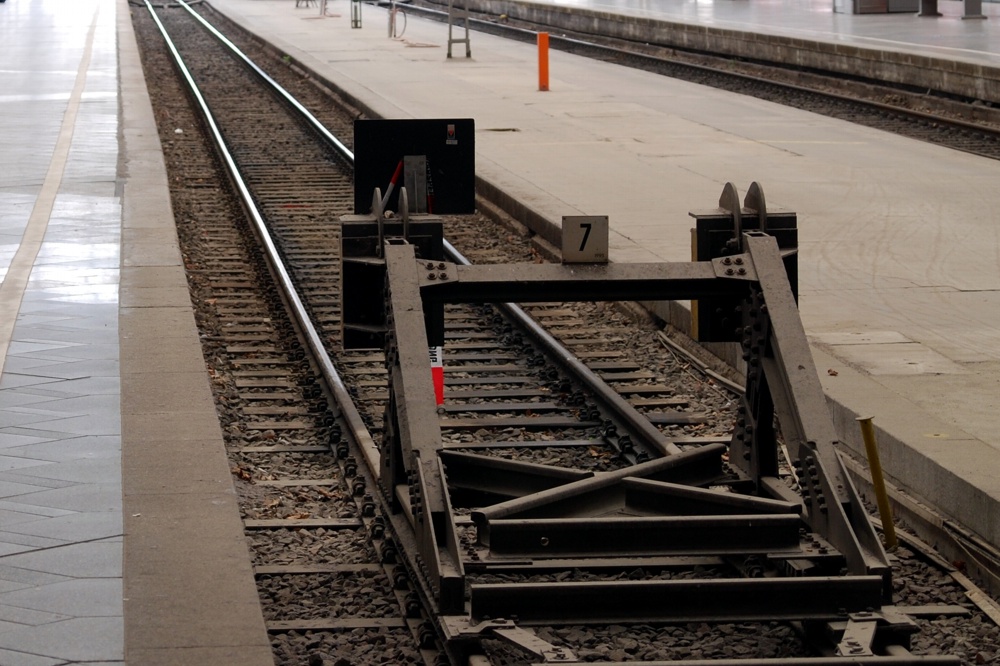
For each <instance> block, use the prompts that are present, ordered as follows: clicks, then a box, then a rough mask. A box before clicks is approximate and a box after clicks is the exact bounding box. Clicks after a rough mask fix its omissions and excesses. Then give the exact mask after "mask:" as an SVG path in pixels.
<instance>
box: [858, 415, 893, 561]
mask: <svg viewBox="0 0 1000 666" xmlns="http://www.w3.org/2000/svg"><path fill="white" fill-rule="evenodd" d="M856 420H857V422H858V423H859V424H860V425H861V438H862V439H863V440H864V442H865V453H867V454H868V468H869V469H870V470H871V473H872V488H874V490H875V501H876V504H877V505H878V515H879V518H881V519H882V531H883V532H884V533H885V545H886V547H888V549H889V550H895V549H896V545H897V541H896V526H895V525H893V523H892V509H891V508H890V507H889V494H888V493H887V492H886V490H885V475H884V474H883V473H882V462H881V460H879V455H878V444H877V443H876V442H875V428H874V427H873V426H872V417H870V416H859V417H858V418H857V419H856Z"/></svg>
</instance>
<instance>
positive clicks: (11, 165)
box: [0, 0, 274, 666]
mask: <svg viewBox="0 0 1000 666" xmlns="http://www.w3.org/2000/svg"><path fill="white" fill-rule="evenodd" d="M0 44H3V46H2V47H0V50H2V64H0V83H2V86H0V90H2V92H0V115H2V118H3V120H2V122H0V163H2V169H0V234H2V238H3V240H2V251H0V274H2V277H3V283H2V286H0V312H2V313H3V316H2V317H0V364H2V370H3V374H2V378H0V664H4V666H56V665H59V664H69V663H84V662H85V663H88V664H116V663H118V664H120V663H123V662H126V661H127V662H128V663H133V664H199V663H214V664H222V663H241V664H255V665H257V664H259V665H264V664H273V663H274V662H273V658H272V656H271V650H270V645H269V643H268V640H267V636H266V632H265V630H264V624H263V619H262V617H261V614H260V606H259V602H258V599H257V592H256V587H255V585H254V581H253V575H252V570H251V568H250V563H249V560H248V557H247V550H246V544H245V542H244V538H243V530H242V523H241V521H240V518H239V514H238V511H237V507H236V495H235V492H234V491H233V485H232V480H231V475H230V472H229V468H228V464H227V462H226V458H225V450H224V445H223V443H222V436H221V432H220V430H219V423H218V418H217V417H216V415H215V408H214V404H213V401H212V397H211V392H210V390H209V387H208V380H207V375H206V372H205V366H204V361H203V360H202V356H201V347H200V344H199V339H198V333H197V329H196V327H195V324H194V316H193V314H192V310H191V303H190V297H189V295H188V289H187V282H186V279H185V275H184V267H183V263H182V261H181V255H180V251H179V249H178V247H177V240H176V231H175V229H174V223H173V216H172V214H171V209H170V199H169V194H168V191H167V184H166V173H165V170H164V166H163V158H162V153H161V151H160V144H159V139H158V136H157V130H156V126H155V123H154V121H153V115H152V110H151V108H150V105H149V98H148V93H147V89H146V84H145V81H144V80H143V74H142V69H141V67H140V64H139V59H138V52H137V49H136V43H135V37H134V34H133V32H132V24H131V20H130V17H129V11H128V6H127V4H126V2H124V0H122V1H121V2H119V1H117V0H79V2H73V3H64V2H59V1H58V0H32V1H31V2H27V1H26V0H12V1H9V2H6V3H3V4H0Z"/></svg>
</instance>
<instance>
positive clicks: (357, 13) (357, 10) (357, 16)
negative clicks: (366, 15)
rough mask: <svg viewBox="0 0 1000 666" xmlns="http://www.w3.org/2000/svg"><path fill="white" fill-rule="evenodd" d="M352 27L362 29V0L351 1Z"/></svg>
mask: <svg viewBox="0 0 1000 666" xmlns="http://www.w3.org/2000/svg"><path fill="white" fill-rule="evenodd" d="M351 27H352V28H360V27H361V0H351Z"/></svg>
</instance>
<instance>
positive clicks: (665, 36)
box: [429, 0, 1000, 102]
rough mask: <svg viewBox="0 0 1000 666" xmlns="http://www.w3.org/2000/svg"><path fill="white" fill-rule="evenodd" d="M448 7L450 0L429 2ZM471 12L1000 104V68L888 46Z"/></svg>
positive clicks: (557, 9)
mask: <svg viewBox="0 0 1000 666" xmlns="http://www.w3.org/2000/svg"><path fill="white" fill-rule="evenodd" d="M429 2H431V3H435V4H439V5H440V6H441V7H442V8H445V9H446V8H447V3H440V2H438V1H437V0H429ZM467 5H468V8H469V10H470V11H474V12H479V13H483V14H489V15H492V16H500V15H502V14H506V15H507V16H509V17H510V18H511V19H515V20H520V21H527V22H531V23H538V24H539V25H549V26H553V27H557V28H560V29H563V30H570V31H573V32H577V33H581V34H594V35H601V36H606V37H613V38H619V39H629V40H635V41H638V42H641V43H650V44H656V45H659V46H665V47H672V48H678V49H688V50H694V51H705V52H709V53H722V54H728V55H737V56H740V57H741V58H746V59H751V60H761V61H765V62H775V63H780V64H782V65H785V66H796V67H802V68H805V69H815V70H819V71H832V72H837V73H841V74H848V75H850V76H855V77H866V78H869V79H873V80H878V81H886V82H891V83H897V84H901V85H906V86H913V87H915V88H918V89H931V90H938V91H941V92H945V93H949V94H953V95H960V96H962V97H968V98H971V99H981V100H984V101H990V102H1000V68H996V67H989V66H985V65H982V64H979V63H973V62H963V61H960V60H955V59H944V58H935V57H932V56H926V55H920V54H914V53H908V52H906V51H905V50H902V49H898V50H897V49H891V48H886V47H885V46H881V47H880V48H879V49H875V48H866V47H864V46H858V45H856V44H844V43H833V42H824V41H818V40H812V39H802V38H797V37H790V36H785V35H766V34H758V33H754V32H746V31H741V30H731V29H726V28H718V27H712V26H703V25H696V24H693V23H683V22H670V21H661V20H656V19H650V18H643V17H639V16H635V15H629V14H616V13H611V12H602V11H594V10H590V9H587V8H585V7H578V6H572V7H568V6H554V5H545V4H536V3H533V2H524V1H519V0H468V3H467Z"/></svg>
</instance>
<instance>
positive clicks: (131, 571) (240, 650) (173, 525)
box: [117, 0, 274, 666]
mask: <svg viewBox="0 0 1000 666" xmlns="http://www.w3.org/2000/svg"><path fill="white" fill-rule="evenodd" d="M117 4H118V41H119V60H120V72H121V80H120V100H121V108H120V113H121V116H122V128H123V129H122V136H121V137H120V140H121V142H122V148H123V149H122V155H123V157H122V158H121V163H120V173H121V176H122V178H123V179H124V181H125V184H124V191H123V220H122V224H123V239H124V240H123V248H122V279H121V292H122V294H123V295H127V298H123V300H122V304H121V306H120V328H119V336H120V343H121V350H122V363H121V377H122V386H123V391H122V449H123V453H122V457H123V461H122V468H123V495H124V497H123V504H124V524H125V539H124V542H125V545H124V562H123V570H124V596H125V659H126V662H127V663H134V664H138V663H141V664H143V665H144V666H148V665H150V664H154V665H157V664H179V663H183V664H188V665H192V664H219V663H237V662H238V663H240V664H241V665H242V666H265V665H266V666H272V665H273V663H274V658H273V655H272V652H271V647H270V642H269V640H268V637H267V632H266V628H265V625H264V619H263V615H262V613H261V608H260V601H259V598H258V596H257V588H256V585H255V583H254V577H253V570H252V567H251V564H250V558H249V555H248V552H247V546H246V541H245V538H244V534H243V525H242V521H241V519H240V516H239V508H238V502H237V497H236V493H235V490H234V486H233V481H232V475H231V474H230V472H229V464H228V460H227V459H226V455H225V444H224V442H223V439H222V433H221V430H220V427H219V422H218V417H217V415H216V413H215V406H214V403H213V400H212V395H211V391H210V389H209V385H208V376H207V372H206V371H205V370H204V361H203V360H202V355H201V347H200V344H199V341H198V340H199V338H198V333H197V329H196V327H195V322H194V315H193V309H192V307H191V304H190V301H189V300H187V301H186V302H180V301H181V299H179V297H178V296H177V294H178V290H177V289H176V288H174V289H164V287H165V286H166V287H178V286H182V285H183V286H185V287H186V278H185V275H184V266H183V262H182V261H181V255H180V251H179V249H178V247H177V241H176V230H175V227H174V220H173V214H172V211H171V206H170V195H169V191H168V188H167V178H166V169H165V166H164V163H163V156H162V150H161V147H160V142H159V137H158V135H157V130H156V124H155V121H154V118H153V112H152V108H151V106H150V103H149V95H148V91H147V88H146V82H145V79H144V75H143V72H142V67H141V64H140V61H139V56H138V49H137V45H136V39H135V34H134V32H133V29H132V23H131V18H130V7H129V5H128V2H127V0H118V3H117ZM137 11H138V10H137ZM167 232H170V233H167ZM164 238H172V240H166V241H165V240H163V239H164ZM143 245H148V246H149V247H147V248H143ZM168 246H169V247H168ZM150 249H155V250H156V251H155V252H149V250H150ZM164 322H169V324H168V325H164ZM150 336H154V337H153V338H151V337H150ZM150 339H157V340H160V341H161V342H162V344H163V345H164V346H168V347H170V348H171V353H173V354H176V355H178V357H179V358H182V359H184V360H185V363H183V364H180V365H179V371H176V372H171V373H169V377H167V378H165V376H164V373H163V372H161V371H159V370H158V369H157V368H156V367H155V366H154V367H150V366H149V365H148V364H146V363H145V362H144V359H143V354H142V350H143V349H144V348H148V345H149V341H150ZM185 368H186V370H185ZM165 387H169V389H168V388H165ZM178 387H182V388H180V389H179V388H178ZM167 391H169V392H170V393H171V394H177V393H179V394H180V395H182V396H183V399H182V400H180V401H177V400H171V398H170V396H168V395H166V392H167Z"/></svg>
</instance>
